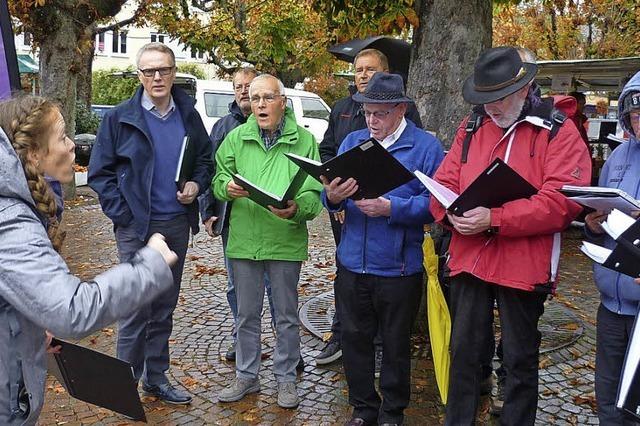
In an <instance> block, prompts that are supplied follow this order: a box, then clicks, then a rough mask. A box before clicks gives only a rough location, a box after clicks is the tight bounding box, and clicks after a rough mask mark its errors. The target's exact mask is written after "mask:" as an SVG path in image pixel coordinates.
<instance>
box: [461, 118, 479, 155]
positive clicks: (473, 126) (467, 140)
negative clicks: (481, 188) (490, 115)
mask: <svg viewBox="0 0 640 426" xmlns="http://www.w3.org/2000/svg"><path fill="white" fill-rule="evenodd" d="M482 117H484V114H482V113H479V112H477V111H475V110H474V111H472V112H471V115H470V116H469V120H468V121H467V127H465V129H464V130H465V132H467V134H466V135H465V137H464V140H463V141H462V156H461V160H462V163H466V162H467V156H468V154H469V145H470V144H471V138H473V135H474V133H475V132H476V130H478V128H480V124H482Z"/></svg>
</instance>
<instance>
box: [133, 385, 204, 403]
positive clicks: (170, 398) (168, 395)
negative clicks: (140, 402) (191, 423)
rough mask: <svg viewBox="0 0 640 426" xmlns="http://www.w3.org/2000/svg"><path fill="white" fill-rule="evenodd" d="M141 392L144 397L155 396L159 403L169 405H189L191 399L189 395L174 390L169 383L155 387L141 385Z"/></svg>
mask: <svg viewBox="0 0 640 426" xmlns="http://www.w3.org/2000/svg"><path fill="white" fill-rule="evenodd" d="M142 391H143V392H144V393H145V394H146V395H151V396H155V397H157V398H158V399H160V400H161V401H164V402H168V403H169V404H177V405H184V404H190V403H191V400H192V399H193V398H192V397H191V395H189V394H188V393H186V392H183V391H180V390H178V389H176V388H174V387H173V386H172V385H171V384H170V383H163V384H161V385H155V386H150V385H146V384H143V385H142Z"/></svg>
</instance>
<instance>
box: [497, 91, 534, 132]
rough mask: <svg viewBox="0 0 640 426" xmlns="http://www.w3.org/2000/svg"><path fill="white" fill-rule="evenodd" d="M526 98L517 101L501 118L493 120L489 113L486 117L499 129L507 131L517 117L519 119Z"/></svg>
mask: <svg viewBox="0 0 640 426" xmlns="http://www.w3.org/2000/svg"><path fill="white" fill-rule="evenodd" d="M526 99H527V98H522V99H520V100H519V101H518V103H517V104H515V105H514V107H513V110H512V111H509V112H507V113H503V115H502V117H500V118H498V119H497V118H494V117H493V116H492V115H491V113H490V112H488V111H487V115H488V116H489V117H490V118H491V120H493V122H494V123H496V126H498V127H500V128H501V129H508V128H509V127H511V126H512V125H513V123H515V122H516V120H517V119H518V117H520V113H521V112H522V108H524V102H525V100H526Z"/></svg>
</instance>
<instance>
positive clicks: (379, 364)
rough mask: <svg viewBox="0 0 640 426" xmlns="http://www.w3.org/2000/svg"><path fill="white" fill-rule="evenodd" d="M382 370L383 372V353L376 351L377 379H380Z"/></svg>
mask: <svg viewBox="0 0 640 426" xmlns="http://www.w3.org/2000/svg"><path fill="white" fill-rule="evenodd" d="M380 370H382V351H378V350H376V366H375V376H376V379H377V378H378V377H380Z"/></svg>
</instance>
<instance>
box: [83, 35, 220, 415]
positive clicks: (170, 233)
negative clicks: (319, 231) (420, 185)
mask: <svg viewBox="0 0 640 426" xmlns="http://www.w3.org/2000/svg"><path fill="white" fill-rule="evenodd" d="M136 65H137V68H138V78H139V80H140V83H142V87H140V88H138V90H137V92H136V94H135V95H134V96H133V97H132V98H131V99H129V100H128V101H125V102H123V103H121V104H120V105H118V106H117V107H116V108H114V109H112V110H110V111H109V112H107V114H106V115H105V117H104V119H103V120H102V123H101V125H100V129H99V130H98V136H97V139H96V143H95V145H94V147H93V152H92V155H91V160H90V162H89V185H90V186H91V188H93V189H94V190H95V191H96V192H97V193H98V197H99V199H100V204H101V206H102V211H103V212H104V214H105V215H106V216H107V217H108V218H109V219H111V221H112V222H113V225H114V232H115V237H116V244H117V246H118V255H119V257H120V261H122V262H126V261H129V260H130V259H131V258H132V256H133V255H134V254H135V252H136V251H137V250H138V249H140V248H141V247H142V246H144V245H145V244H146V241H147V240H148V239H149V237H150V236H151V235H152V234H153V233H155V232H162V234H164V235H165V236H166V241H167V244H168V245H169V248H170V249H171V250H173V251H174V252H175V253H176V254H177V255H178V262H176V264H175V265H174V266H173V267H172V268H171V272H172V273H173V281H174V285H173V287H172V288H171V289H170V290H169V291H167V292H166V293H164V294H162V295H161V296H159V297H157V298H155V299H154V300H152V301H150V303H149V305H147V307H146V308H145V309H141V310H140V311H139V312H137V313H135V314H134V315H132V316H131V317H130V318H127V319H125V320H123V321H121V322H119V323H118V347H117V356H118V358H120V359H123V360H125V361H128V362H129V363H131V365H132V366H133V371H134V375H135V377H136V379H140V378H142V382H143V390H144V391H145V393H148V394H151V395H154V396H157V397H158V398H160V399H162V400H164V401H166V402H169V403H173V404H188V403H190V402H191V396H190V395H188V394H186V393H185V392H182V391H180V390H178V389H176V388H174V387H173V386H172V385H171V384H170V383H169V380H168V379H167V377H166V375H165V372H166V371H167V370H168V369H169V336H170V335H171V330H172V326H173V311H174V309H175V307H176V304H177V302H178V294H179V292H180V282H181V277H182V269H183V266H184V260H185V256H186V253H187V244H188V241H189V228H191V230H192V231H193V233H194V234H195V233H196V232H198V206H197V202H196V197H197V195H198V194H199V193H200V192H202V191H203V190H205V189H207V188H208V186H209V182H208V179H209V177H210V176H211V174H212V172H213V162H212V159H211V144H210V143H209V138H208V137H207V132H206V130H205V128H204V125H203V124H202V120H201V118H200V115H199V114H198V112H197V111H196V110H195V108H194V105H195V100H194V99H193V98H191V97H189V96H188V95H187V94H186V93H185V92H184V91H183V90H181V89H179V88H177V87H173V82H174V80H175V76H176V66H175V56H174V54H173V51H172V50H171V49H169V48H168V47H167V46H166V45H164V44H163V43H149V44H146V45H144V46H143V47H142V48H141V49H140V51H139V52H138V54H137V57H136ZM185 135H187V136H189V144H190V145H191V147H190V149H193V152H194V155H195V164H194V166H193V170H190V173H189V175H190V179H189V180H188V181H187V182H186V183H185V184H184V186H183V188H178V187H177V185H176V182H175V176H176V170H177V168H178V159H179V157H180V151H181V148H182V143H183V140H184V137H185Z"/></svg>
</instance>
